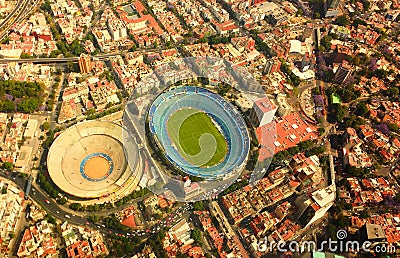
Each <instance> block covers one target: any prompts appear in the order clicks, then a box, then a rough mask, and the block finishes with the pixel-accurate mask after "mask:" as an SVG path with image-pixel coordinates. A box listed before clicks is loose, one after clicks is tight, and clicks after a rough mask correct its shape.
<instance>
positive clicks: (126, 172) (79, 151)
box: [47, 121, 140, 198]
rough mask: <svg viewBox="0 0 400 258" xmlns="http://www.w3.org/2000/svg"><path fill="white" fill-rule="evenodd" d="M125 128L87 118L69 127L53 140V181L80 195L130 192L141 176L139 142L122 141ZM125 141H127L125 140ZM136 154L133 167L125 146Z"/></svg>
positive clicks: (50, 165)
mask: <svg viewBox="0 0 400 258" xmlns="http://www.w3.org/2000/svg"><path fill="white" fill-rule="evenodd" d="M122 137H123V128H122V127H121V126H119V125H117V124H115V123H111V122H103V121H88V122H83V123H78V124H76V125H74V126H72V127H69V128H68V129H67V130H65V131H64V132H63V133H62V134H60V135H59V136H58V137H57V138H56V139H55V141H54V142H53V144H52V146H51V148H50V150H49V154H48V157H47V167H48V171H49V175H50V177H51V179H52V181H53V182H54V183H55V184H56V185H57V186H58V187H59V188H60V189H61V190H63V191H64V192H66V193H68V194H70V195H73V196H76V197H80V198H99V197H106V196H109V195H110V194H115V195H116V196H118V197H122V196H124V195H126V194H129V192H130V191H131V190H133V189H134V188H135V187H136V186H137V184H138V181H139V180H140V175H139V173H137V171H138V167H139V163H138V162H137V160H138V151H137V146H136V144H134V143H132V142H131V143H130V146H124V145H122V142H123V140H122ZM124 144H125V143H124ZM125 147H128V148H129V150H130V151H131V154H132V152H133V157H135V156H136V159H135V160H136V162H133V163H130V164H131V166H132V164H133V166H132V167H133V169H131V167H130V166H129V165H128V162H127V159H126V156H125V152H124V148H125Z"/></svg>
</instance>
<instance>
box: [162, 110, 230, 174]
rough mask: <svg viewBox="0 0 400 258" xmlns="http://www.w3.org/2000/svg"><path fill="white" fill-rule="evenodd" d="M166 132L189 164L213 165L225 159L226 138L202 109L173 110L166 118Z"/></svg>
mask: <svg viewBox="0 0 400 258" xmlns="http://www.w3.org/2000/svg"><path fill="white" fill-rule="evenodd" d="M167 131H168V134H169V136H170V137H171V140H172V142H173V144H174V145H175V146H176V148H177V149H178V151H179V153H180V154H181V155H182V157H184V158H185V159H186V160H187V161H188V162H189V163H191V164H193V165H196V166H201V167H208V166H214V165H217V164H219V163H220V162H222V161H223V160H224V159H225V156H226V154H227V149H228V146H227V142H226V139H225V137H224V135H222V134H221V133H220V132H219V130H218V128H217V127H216V126H215V125H214V123H213V121H212V119H211V117H209V116H208V115H207V114H206V113H204V112H202V111H199V110H196V109H181V110H178V111H176V112H175V113H173V114H172V115H171V117H170V118H169V119H168V122H167Z"/></svg>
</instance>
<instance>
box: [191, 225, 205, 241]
mask: <svg viewBox="0 0 400 258" xmlns="http://www.w3.org/2000/svg"><path fill="white" fill-rule="evenodd" d="M191 237H192V238H193V239H194V241H196V242H197V243H201V242H202V241H201V240H202V239H201V238H202V235H201V231H200V229H198V228H195V229H193V230H192V233H191Z"/></svg>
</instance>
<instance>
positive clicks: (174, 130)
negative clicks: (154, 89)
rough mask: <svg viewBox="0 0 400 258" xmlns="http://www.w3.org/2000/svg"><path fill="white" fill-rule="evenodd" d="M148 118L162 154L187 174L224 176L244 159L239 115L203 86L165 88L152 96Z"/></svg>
mask: <svg viewBox="0 0 400 258" xmlns="http://www.w3.org/2000/svg"><path fill="white" fill-rule="evenodd" d="M148 123H149V124H148V125H149V129H150V133H151V135H152V137H153V139H154V142H156V144H157V145H158V147H159V148H160V149H161V150H162V151H163V152H164V156H165V158H166V159H167V160H168V162H170V163H171V164H173V165H174V167H176V168H177V169H178V170H180V171H182V172H184V173H186V174H189V175H192V176H197V177H202V178H204V179H210V180H214V179H216V178H225V177H229V176H230V175H232V174H236V173H237V172H238V171H241V170H242V169H243V167H244V165H245V163H246V161H247V156H248V153H249V148H250V141H249V135H248V132H247V128H246V124H245V122H244V120H243V118H242V116H241V114H240V113H239V112H238V111H237V110H236V109H235V108H234V107H233V106H232V105H231V104H230V103H229V102H227V101H226V100H225V99H223V98H222V97H221V96H219V95H218V94H215V93H212V92H211V91H209V90H207V89H204V88H201V87H195V86H182V87H175V88H169V89H168V90H166V91H164V92H163V93H161V94H160V95H159V96H158V97H157V98H156V99H155V100H154V101H153V103H152V105H151V106H150V109H149V112H148Z"/></svg>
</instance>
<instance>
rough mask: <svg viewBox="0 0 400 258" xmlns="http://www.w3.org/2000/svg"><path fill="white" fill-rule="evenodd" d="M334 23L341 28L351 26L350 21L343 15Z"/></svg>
mask: <svg viewBox="0 0 400 258" xmlns="http://www.w3.org/2000/svg"><path fill="white" fill-rule="evenodd" d="M333 23H334V24H336V25H340V26H347V25H349V24H350V21H349V19H348V18H347V17H346V16H345V15H341V16H338V17H337V18H336V20H335V21H334V22H333Z"/></svg>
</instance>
